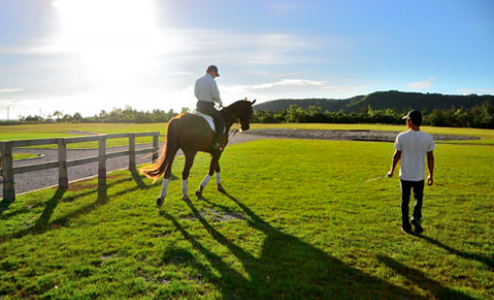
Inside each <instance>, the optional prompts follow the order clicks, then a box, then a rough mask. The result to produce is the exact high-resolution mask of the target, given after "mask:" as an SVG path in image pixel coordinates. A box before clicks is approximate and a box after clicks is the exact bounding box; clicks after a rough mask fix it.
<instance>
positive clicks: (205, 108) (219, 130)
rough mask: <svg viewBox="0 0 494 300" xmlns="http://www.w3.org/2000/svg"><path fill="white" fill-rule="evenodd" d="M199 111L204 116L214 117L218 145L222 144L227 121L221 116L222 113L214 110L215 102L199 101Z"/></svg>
mask: <svg viewBox="0 0 494 300" xmlns="http://www.w3.org/2000/svg"><path fill="white" fill-rule="evenodd" d="M196 109H197V111H198V112H201V113H203V114H206V115H209V116H211V117H213V120H214V127H215V129H216V140H215V142H216V143H220V144H221V137H222V136H223V131H225V121H224V120H223V117H222V116H221V113H220V112H219V111H217V110H216V108H214V103H213V102H206V101H200V100H199V101H197V108H196Z"/></svg>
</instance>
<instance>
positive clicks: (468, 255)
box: [415, 234, 494, 271]
mask: <svg viewBox="0 0 494 300" xmlns="http://www.w3.org/2000/svg"><path fill="white" fill-rule="evenodd" d="M415 236H416V237H418V238H421V239H424V240H426V241H428V242H429V243H431V244H433V245H435V246H438V247H440V248H443V249H444V250H446V251H448V252H449V253H451V254H454V255H456V256H459V257H463V258H466V259H471V260H476V261H478V262H480V263H483V264H485V265H486V266H487V267H488V268H489V269H490V270H491V271H492V270H494V260H493V259H492V258H489V257H487V256H484V255H482V254H477V253H469V252H462V251H459V250H456V249H454V248H451V247H450V246H447V245H445V244H443V243H441V242H439V241H438V240H435V239H433V238H431V237H428V236H425V235H422V234H415Z"/></svg>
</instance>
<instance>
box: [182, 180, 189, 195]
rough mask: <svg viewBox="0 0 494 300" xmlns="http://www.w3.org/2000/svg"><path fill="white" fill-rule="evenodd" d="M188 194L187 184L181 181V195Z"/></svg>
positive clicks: (185, 181)
mask: <svg viewBox="0 0 494 300" xmlns="http://www.w3.org/2000/svg"><path fill="white" fill-rule="evenodd" d="M188 194H189V182H188V180H187V179H185V180H182V195H188Z"/></svg>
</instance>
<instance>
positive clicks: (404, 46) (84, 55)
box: [0, 0, 494, 119]
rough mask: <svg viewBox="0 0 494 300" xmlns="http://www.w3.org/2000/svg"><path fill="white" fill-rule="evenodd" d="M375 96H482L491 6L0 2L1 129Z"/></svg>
mask: <svg viewBox="0 0 494 300" xmlns="http://www.w3.org/2000/svg"><path fill="white" fill-rule="evenodd" d="M209 64H216V65H218V67H219V69H220V74H221V77H220V78H218V79H217V81H218V84H219V86H220V92H221V94H222V98H223V100H224V102H225V103H227V104H228V103H231V102H233V101H235V100H238V99H242V98H244V97H248V98H249V99H254V98H257V99H258V101H261V102H262V101H267V100H272V99H277V98H287V97H289V98H309V97H318V98H347V97H351V96H354V95H359V94H367V93H371V92H374V91H380V90H402V91H418V92H429V93H433V92H438V93H446V94H470V93H477V94H494V72H492V70H493V69H494V1H488V0H486V1H455V0H449V1H440V0H437V1H430V0H429V1H417V0H415V1H270V0H268V1H221V0H217V1H197V0H196V1H190V0H185V1H170V0H168V1H163V0H161V1H154V0H120V1H117V0H84V1H82V0H55V1H52V0H50V1H48V0H46V1H45V0H22V1H18V0H4V1H1V2H0V119H5V117H6V108H7V107H10V115H11V118H12V117H16V116H17V115H27V114H37V113H39V111H40V110H41V113H42V114H43V115H45V116H46V115H48V114H49V113H52V112H53V111H55V110H63V111H64V112H65V113H74V112H76V111H78V112H81V113H82V114H83V115H91V114H94V113H98V112H99V111H100V110H102V109H105V110H110V109H111V108H113V107H123V106H125V105H130V106H132V107H135V108H137V109H144V110H148V109H155V108H160V109H165V110H168V109H170V108H173V109H175V110H179V109H180V108H181V107H191V108H192V107H194V105H195V99H194V96H193V92H192V91H193V89H192V87H193V84H194V81H195V79H197V78H198V77H200V76H202V75H203V73H204V71H205V68H206V67H207V65H209Z"/></svg>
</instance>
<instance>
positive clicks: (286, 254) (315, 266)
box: [160, 193, 424, 299]
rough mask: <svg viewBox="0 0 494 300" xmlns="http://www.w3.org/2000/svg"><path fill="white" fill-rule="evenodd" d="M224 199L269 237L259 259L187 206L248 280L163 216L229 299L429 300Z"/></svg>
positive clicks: (238, 203) (221, 207) (179, 225)
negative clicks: (199, 256)
mask: <svg viewBox="0 0 494 300" xmlns="http://www.w3.org/2000/svg"><path fill="white" fill-rule="evenodd" d="M225 195H226V196H227V197H228V198H229V199H230V200H232V201H233V202H234V203H235V204H236V205H238V207H239V208H240V209H241V210H242V211H243V213H244V214H245V215H246V221H247V222H248V224H249V226H251V227H252V228H254V229H256V230H259V231H260V232H262V233H263V234H264V235H265V239H264V243H263V246H262V249H261V254H260V256H254V255H253V254H251V253H249V252H247V251H245V250H244V249H243V248H241V247H240V246H238V245H236V244H234V243H233V242H232V241H230V240H228V239H227V238H226V237H225V236H224V235H223V234H222V233H221V232H219V231H218V230H216V229H215V228H214V227H213V226H212V225H211V224H210V223H209V222H208V221H207V220H206V219H205V218H204V217H203V216H202V215H201V213H200V212H199V211H198V210H197V208H196V207H195V206H194V204H193V203H192V202H191V201H190V200H185V202H186V204H187V205H188V206H189V208H190V209H191V211H192V214H193V215H194V217H195V219H197V220H199V222H200V223H201V224H202V225H203V227H204V228H205V229H206V230H207V231H208V232H209V234H210V235H211V236H212V237H213V239H214V240H215V241H216V242H218V243H220V244H221V245H223V246H225V247H227V248H228V249H229V250H230V252H231V253H233V255H234V256H235V257H236V258H237V259H238V260H239V261H240V262H241V263H242V264H243V268H244V270H245V271H246V272H247V273H248V276H247V278H248V279H247V278H246V277H245V276H243V275H242V274H240V273H239V272H238V271H236V270H235V269H233V268H232V267H231V266H230V265H228V264H227V263H226V262H224V261H223V259H222V258H221V257H220V256H219V255H217V254H215V253H213V252H212V251H211V250H209V249H208V248H207V247H206V246H205V245H204V244H203V243H201V242H200V241H199V240H198V239H197V238H195V237H194V236H193V235H192V234H190V233H189V232H188V231H187V230H186V228H184V226H183V225H182V224H181V223H180V222H179V220H177V218H175V217H173V216H172V215H170V214H168V213H166V212H164V211H161V212H160V213H161V214H162V215H163V216H164V217H166V218H167V219H168V220H170V221H171V222H172V223H173V225H174V226H175V228H176V229H177V230H178V231H179V232H180V233H181V234H182V235H183V237H184V238H185V239H186V240H187V241H189V242H190V243H191V245H192V247H193V248H194V249H197V250H198V251H200V252H201V253H202V255H204V256H205V257H206V259H207V260H208V261H209V263H210V264H211V265H212V266H213V268H214V269H215V270H217V271H218V272H219V273H220V275H219V276H216V275H214V274H213V272H212V271H211V270H210V268H209V267H207V266H204V265H203V264H199V263H197V262H196V263H194V266H195V267H196V268H198V269H199V270H200V271H201V272H202V273H203V274H206V276H205V277H206V278H209V279H208V280H210V281H211V282H212V283H214V284H215V285H216V286H217V287H218V289H219V290H220V291H221V293H222V294H223V297H224V298H225V299H235V298H240V299H399V298H414V299H424V297H422V296H420V295H417V294H414V293H413V292H411V291H409V290H406V289H404V288H401V287H397V286H395V285H393V284H391V283H389V282H387V281H384V280H381V279H378V278H375V277H372V276H369V275H367V274H365V273H363V272H361V271H360V270H357V269H355V268H352V267H350V266H348V265H347V264H345V263H343V262H342V261H340V260H338V259H336V258H334V257H332V256H330V255H328V254H327V253H326V252H324V251H322V250H320V249H318V248H316V247H314V246H313V245H311V244H309V243H307V242H305V241H303V240H301V239H299V238H297V237H295V236H292V235H289V234H286V233H283V232H281V231H280V230H278V229H276V228H274V227H272V226H271V225H270V224H269V223H267V222H265V221H264V220H262V218H260V217H259V216H258V215H256V214H255V213H254V212H253V211H252V210H251V209H250V208H248V207H247V206H246V205H245V204H243V203H242V202H241V201H239V200H238V199H237V198H235V197H234V196H232V195H230V194H228V193H225ZM204 200H205V201H206V202H207V203H209V204H210V205H212V206H214V207H216V209H222V210H227V211H229V212H231V210H230V209H228V208H227V207H225V206H221V205H216V204H213V203H212V202H211V201H209V200H207V199H204Z"/></svg>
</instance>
